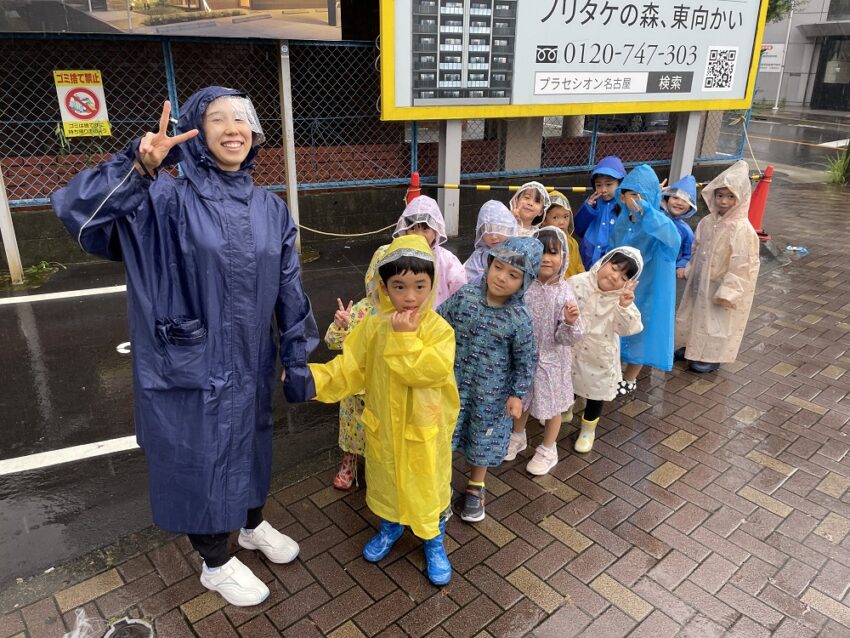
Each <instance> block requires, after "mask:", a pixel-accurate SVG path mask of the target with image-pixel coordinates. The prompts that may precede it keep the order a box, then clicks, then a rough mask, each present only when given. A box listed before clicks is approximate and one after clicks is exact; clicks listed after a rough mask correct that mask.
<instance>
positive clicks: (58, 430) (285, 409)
mask: <svg viewBox="0 0 850 638" xmlns="http://www.w3.org/2000/svg"><path fill="white" fill-rule="evenodd" d="M731 131H732V129H730V128H729V127H728V126H725V127H724V132H727V133H729V134H726V135H722V136H721V150H725V151H726V152H729V153H734V152H735V151H736V149H737V142H738V138H737V137H736V136H735V135H734V134H732V133H731ZM848 131H850V127H840V126H833V125H829V124H817V123H810V124H808V125H806V126H793V125H789V123H787V122H770V121H768V122H764V121H753V123H752V125H751V128H750V139H751V144H752V146H753V151H754V152H755V154H756V157H757V158H758V160H759V162H764V163H766V162H768V161H770V162H776V163H781V164H790V165H797V166H808V167H811V168H823V164H824V163H825V161H826V158H827V157H830V156H832V155H833V154H834V153H835V151H834V150H832V149H828V148H822V147H818V146H816V145H817V144H820V143H823V142H829V141H833V140H837V139H844V138H846V137H848V136H850V132H848ZM796 142H802V143H801V144H800V143H796ZM724 144H725V145H726V146H722V145H724ZM726 147H728V148H726ZM746 154H747V156H748V155H749V153H748V152H747V153H746ZM385 239H386V238H384V237H379V238H377V239H371V240H365V241H363V240H361V241H356V242H347V243H346V242H340V241H335V242H324V243H322V244H319V245H318V247H319V251H320V258H319V259H318V260H316V261H314V262H312V263H308V264H306V265H305V266H304V285H305V288H306V290H307V294H308V295H309V297H310V299H311V301H312V303H313V309H314V313H315V316H316V321H317V324H318V326H319V330H320V332H321V333H322V334H324V330H325V329H326V327H327V325H328V324H329V323H330V321H331V320H332V318H333V312H334V309H335V308H336V297H338V296H339V297H342V298H343V300H344V301H347V300H348V299H354V300H357V299H359V298H360V297H361V296H362V291H363V274H364V272H365V269H366V266H367V264H368V262H369V259H370V257H371V255H372V252H373V251H374V249H375V248H376V247H377V246H378V245H380V244H381V243H383V241H385ZM448 247H449V248H450V249H452V250H453V251H454V252H455V253H456V254H457V255H458V256H459V257H460V258H461V259H464V258H465V257H466V256H467V255H468V253H469V250H470V248H471V238H469V237H465V238H459V239H455V240H452V241H451V242H450V243H449V244H448ZM763 268H764V264H763ZM122 283H124V275H123V268H122V266H121V264H113V263H107V262H101V263H95V264H89V265H79V266H74V267H72V268H70V269H69V270H67V271H62V272H59V273H57V274H56V275H55V276H54V277H53V278H52V279H51V280H50V281H49V282H47V283H46V284H45V285H44V286H42V287H41V288H39V289H38V290H37V291H35V292H37V293H47V292H58V291H64V290H80V289H85V288H99V287H104V286H113V285H117V284H122ZM16 294H26V291H22V293H16ZM125 304H126V297H125V295H124V294H123V293H119V294H109V295H99V296H94V297H82V298H72V299H63V300H55V301H41V302H37V303H21V304H14V305H4V306H0V343H2V344H3V348H2V349H0V414H1V415H2V418H0V423H2V426H3V430H2V431H3V436H2V438H0V460H2V459H9V458H16V457H21V456H26V455H30V454H34V453H38V452H45V451H50V450H56V449H61V448H65V447H69V446H73V445H80V444H83V443H92V442H96V441H102V440H107V439H113V438H117V437H124V436H128V435H131V434H133V417H132V382H131V373H130V358H129V357H130V355H124V354H120V353H118V352H117V351H116V346H117V345H118V344H120V343H122V342H125V341H127V340H128V336H127V315H126V305H125ZM331 356H332V355H331V353H330V352H329V351H327V349H326V348H325V347H324V345H320V346H319V348H318V349H317V350H316V352H315V353H314V355H313V358H312V360H314V361H323V360H327V359H328V358H330V357H331ZM275 400H276V403H275V441H274V468H275V471H276V472H279V473H280V474H279V475H278V476H277V480H278V481H280V480H288V479H292V478H294V476H293V475H292V474H288V473H291V472H298V471H301V472H303V471H306V470H307V469H309V468H305V467H304V463H303V460H304V459H309V458H323V459H324V462H325V463H331V462H333V459H334V458H335V457H334V454H335V450H336V439H337V418H336V406H327V405H322V404H317V403H312V404H307V405H298V406H289V405H286V404H285V402H284V400H283V398H282V393H280V392H278V393H277V396H276V399H275ZM299 463H300V465H299ZM0 503H2V507H0V565H2V566H3V568H2V570H0V590H2V589H3V588H5V587H6V586H8V585H9V584H11V583H13V582H14V581H15V578H17V577H24V578H25V577H28V576H31V575H35V574H37V573H39V572H41V571H43V570H45V569H48V568H49V567H51V566H53V565H56V564H59V563H62V562H64V561H67V560H69V559H72V558H75V557H79V556H81V555H83V554H85V553H87V552H89V551H90V550H92V549H95V548H98V547H103V546H106V545H109V544H111V543H114V542H116V541H117V540H119V539H120V538H121V537H123V536H126V535H127V534H130V533H132V532H136V531H139V530H142V529H144V528H147V527H149V526H150V525H151V519H150V509H149V502H148V497H147V476H146V468H145V464H144V458H143V456H142V453H141V452H140V451H139V450H133V451H127V452H121V453H118V454H112V455H109V456H103V457H99V458H95V459H90V460H85V461H79V462H73V463H66V464H63V465H57V466H53V467H49V468H45V469H42V470H35V471H30V472H26V473H19V474H12V475H7V476H0Z"/></svg>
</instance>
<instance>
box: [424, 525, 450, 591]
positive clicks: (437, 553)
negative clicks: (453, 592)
mask: <svg viewBox="0 0 850 638" xmlns="http://www.w3.org/2000/svg"><path fill="white" fill-rule="evenodd" d="M445 540H446V522H445V521H440V533H439V535H437V536H435V537H434V538H431V539H429V540H427V541H425V547H424V549H425V571H426V572H427V573H428V580H430V581H431V583H432V584H434V585H436V586H437V587H441V586H443V585H447V584H448V582H449V581H450V580H451V579H452V565H451V563H449V557H448V556H447V555H446V545H445Z"/></svg>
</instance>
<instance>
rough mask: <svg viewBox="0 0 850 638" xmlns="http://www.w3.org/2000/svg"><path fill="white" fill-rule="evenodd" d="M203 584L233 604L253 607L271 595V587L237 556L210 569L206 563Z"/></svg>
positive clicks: (202, 574)
mask: <svg viewBox="0 0 850 638" xmlns="http://www.w3.org/2000/svg"><path fill="white" fill-rule="evenodd" d="M201 585H203V586H204V587H206V588H207V589H210V590H212V591H217V592H218V593H219V594H221V597H222V598H224V599H225V600H226V601H227V602H228V603H230V604H231V605H235V606H237V607H252V606H253V605H259V604H260V603H261V602H263V601H264V600H265V599H266V598H268V597H269V588H268V587H266V584H265V583H264V582H263V581H261V580H260V579H259V578H257V577H256V576H255V575H254V572H252V571H251V570H250V569H248V567H247V566H246V565H244V564H243V563H242V561H240V560H239V559H238V558H236V557H235V556H234V557H233V558H231V559H230V560H229V561H227V562H226V563H225V564H224V565H222V566H221V567H217V568H215V569H209V568H208V567H207V566H206V564H204V567H203V570H202V571H201Z"/></svg>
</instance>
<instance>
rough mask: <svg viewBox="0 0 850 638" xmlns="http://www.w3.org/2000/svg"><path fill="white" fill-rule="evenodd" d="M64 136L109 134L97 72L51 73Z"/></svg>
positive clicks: (101, 80) (99, 75)
mask: <svg viewBox="0 0 850 638" xmlns="http://www.w3.org/2000/svg"><path fill="white" fill-rule="evenodd" d="M53 79H54V81H55V83H56V95H57V97H58V98H59V110H60V111H61V113H62V129H63V130H64V132H65V137H95V136H103V135H111V133H112V130H111V127H110V126H109V116H108V115H107V113H106V98H105V97H104V94H103V78H102V76H101V74H100V71H96V70H87V71H54V72H53Z"/></svg>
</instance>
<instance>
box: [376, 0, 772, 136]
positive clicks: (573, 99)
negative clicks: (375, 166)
mask: <svg viewBox="0 0 850 638" xmlns="http://www.w3.org/2000/svg"><path fill="white" fill-rule="evenodd" d="M766 11H767V0H762V1H761V2H729V1H728V0H673V1H666V2H665V1H663V0H641V1H631V2H630V1H629V0H597V1H594V2H591V1H589V0H381V83H382V86H381V95H382V98H381V99H382V109H381V112H382V117H383V118H384V119H446V118H467V117H510V116H532V115H568V114H581V113H628V112H650V111H690V110H705V109H730V108H746V107H748V106H749V104H750V102H751V99H752V91H753V85H754V83H755V74H756V70H757V66H758V52H759V50H760V45H761V38H762V31H763V29H764V19H765V14H766Z"/></svg>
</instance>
